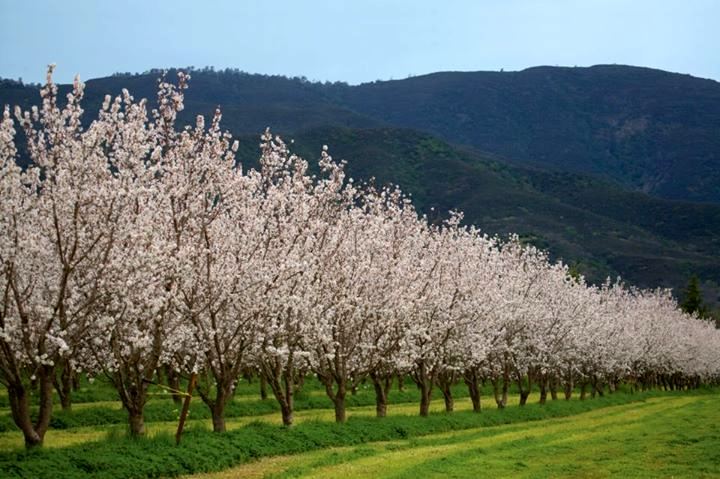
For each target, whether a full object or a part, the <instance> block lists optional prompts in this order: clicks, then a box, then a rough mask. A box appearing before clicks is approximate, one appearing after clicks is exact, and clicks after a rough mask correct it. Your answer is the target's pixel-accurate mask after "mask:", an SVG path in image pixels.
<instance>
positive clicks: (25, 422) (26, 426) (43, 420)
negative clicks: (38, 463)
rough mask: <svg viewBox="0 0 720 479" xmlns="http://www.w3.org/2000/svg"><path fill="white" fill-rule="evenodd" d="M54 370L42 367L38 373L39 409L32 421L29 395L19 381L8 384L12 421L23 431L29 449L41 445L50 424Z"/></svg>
mask: <svg viewBox="0 0 720 479" xmlns="http://www.w3.org/2000/svg"><path fill="white" fill-rule="evenodd" d="M54 374H55V372H54V371H53V370H52V369H50V368H43V370H42V371H41V372H40V373H39V376H40V378H39V383H40V409H39V412H38V420H37V422H36V423H35V424H33V422H32V418H31V411H30V395H29V393H28V390H27V389H26V388H25V386H24V385H23V384H22V382H20V381H17V382H15V381H13V382H12V383H10V384H9V385H8V399H9V401H10V411H11V414H12V418H13V421H14V422H15V424H16V425H17V427H18V428H20V430H21V431H22V433H23V437H24V439H25V447H26V448H28V449H30V448H34V447H38V446H42V443H43V440H44V439H45V433H46V432H47V429H48V426H49V425H50V418H51V416H52V393H53V376H54Z"/></svg>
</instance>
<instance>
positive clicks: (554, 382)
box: [550, 375, 558, 401]
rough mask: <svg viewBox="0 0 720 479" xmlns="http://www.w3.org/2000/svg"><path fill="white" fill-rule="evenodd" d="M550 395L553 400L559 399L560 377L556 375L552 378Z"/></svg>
mask: <svg viewBox="0 0 720 479" xmlns="http://www.w3.org/2000/svg"><path fill="white" fill-rule="evenodd" d="M550 397H551V398H552V400H553V401H557V399H558V379H557V376H555V375H553V377H552V378H550Z"/></svg>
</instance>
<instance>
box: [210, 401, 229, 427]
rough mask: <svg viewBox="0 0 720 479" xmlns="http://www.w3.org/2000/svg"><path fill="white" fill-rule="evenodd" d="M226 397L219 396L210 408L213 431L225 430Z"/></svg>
mask: <svg viewBox="0 0 720 479" xmlns="http://www.w3.org/2000/svg"><path fill="white" fill-rule="evenodd" d="M225 404H226V401H225V398H217V399H216V400H215V402H214V404H213V405H212V407H211V408H210V411H211V413H212V423H213V432H225Z"/></svg>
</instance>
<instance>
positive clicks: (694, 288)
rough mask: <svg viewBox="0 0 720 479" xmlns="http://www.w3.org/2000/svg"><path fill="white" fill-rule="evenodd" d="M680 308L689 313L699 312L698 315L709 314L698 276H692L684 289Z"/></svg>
mask: <svg viewBox="0 0 720 479" xmlns="http://www.w3.org/2000/svg"><path fill="white" fill-rule="evenodd" d="M680 308H682V310H683V311H685V312H686V313H688V314H693V313H697V314H698V316H700V317H701V318H702V317H705V316H707V306H705V303H704V302H703V298H702V292H701V291H700V281H699V280H698V277H697V276H692V277H691V278H690V281H689V282H688V285H687V287H686V288H685V291H683V300H682V302H681V303H680Z"/></svg>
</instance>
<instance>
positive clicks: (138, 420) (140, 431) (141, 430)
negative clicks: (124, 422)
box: [128, 409, 145, 437]
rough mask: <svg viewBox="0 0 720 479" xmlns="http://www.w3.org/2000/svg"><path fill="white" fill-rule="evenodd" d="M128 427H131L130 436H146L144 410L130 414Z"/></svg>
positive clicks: (130, 412)
mask: <svg viewBox="0 0 720 479" xmlns="http://www.w3.org/2000/svg"><path fill="white" fill-rule="evenodd" d="M128 425H129V426H130V435H131V436H133V437H138V436H144V435H145V417H144V416H143V411H142V409H140V410H133V411H129V412H128Z"/></svg>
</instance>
